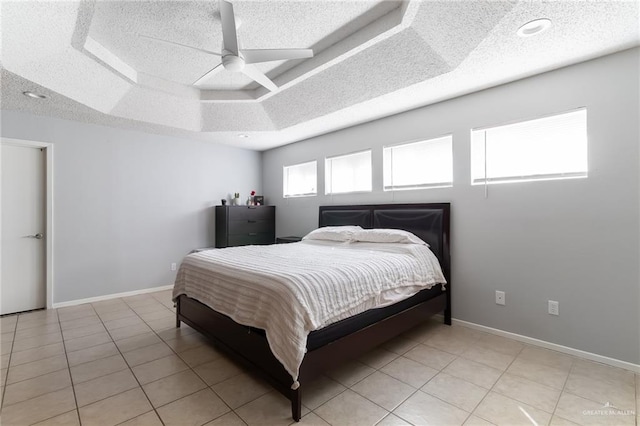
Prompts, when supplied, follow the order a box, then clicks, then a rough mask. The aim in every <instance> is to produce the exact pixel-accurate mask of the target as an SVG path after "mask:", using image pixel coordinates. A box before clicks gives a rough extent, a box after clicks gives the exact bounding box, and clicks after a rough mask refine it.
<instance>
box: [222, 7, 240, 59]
mask: <svg viewBox="0 0 640 426" xmlns="http://www.w3.org/2000/svg"><path fill="white" fill-rule="evenodd" d="M220 19H221V20H222V44H223V46H224V49H225V50H228V51H229V52H231V53H233V54H234V55H236V56H238V34H236V18H235V16H234V14H233V5H232V4H231V3H229V2H228V1H225V0H220Z"/></svg>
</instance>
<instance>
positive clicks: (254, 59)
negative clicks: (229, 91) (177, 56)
mask: <svg viewBox="0 0 640 426" xmlns="http://www.w3.org/2000/svg"><path fill="white" fill-rule="evenodd" d="M220 19H221V20H222V53H218V52H212V51H210V50H206V49H201V48H199V47H194V46H189V45H186V44H182V43H176V42H173V41H169V40H163V39H160V38H156V37H151V36H147V35H142V34H138V37H142V38H147V39H151V40H156V41H160V42H162V43H168V44H172V45H176V46H181V47H186V48H189V49H193V50H197V51H200V52H204V53H208V54H211V55H216V56H220V57H221V58H222V62H220V63H219V64H218V65H216V66H215V67H213V68H212V69H210V70H209V71H207V72H206V73H205V74H204V75H202V77H200V78H199V79H197V80H196V81H195V82H194V83H193V85H194V86H197V85H198V84H200V83H202V82H203V81H205V80H207V79H208V78H209V76H211V75H212V74H214V73H215V72H216V70H217V69H218V68H219V67H220V66H223V67H224V69H226V70H227V71H232V72H241V73H243V74H244V75H246V76H247V77H249V78H250V79H252V80H254V81H255V82H257V83H258V84H260V85H262V86H264V87H266V88H267V89H269V90H271V91H274V90H277V89H278V86H276V85H275V83H274V82H273V81H271V80H270V79H269V77H267V76H266V75H265V74H264V73H263V72H262V71H260V70H259V69H258V68H256V67H255V66H254V65H253V64H257V63H260V62H270V61H283V60H288V59H301V58H311V57H313V50H311V49H240V48H239V47H238V35H237V33H236V19H235V15H234V13H233V4H231V3H230V2H228V1H226V0H220Z"/></svg>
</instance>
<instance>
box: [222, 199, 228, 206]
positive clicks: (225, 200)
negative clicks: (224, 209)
mask: <svg viewBox="0 0 640 426" xmlns="http://www.w3.org/2000/svg"><path fill="white" fill-rule="evenodd" d="M220 204H222V205H223V206H226V205H227V199H226V198H223V199H221V200H220Z"/></svg>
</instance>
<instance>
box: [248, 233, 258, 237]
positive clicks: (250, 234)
mask: <svg viewBox="0 0 640 426" xmlns="http://www.w3.org/2000/svg"><path fill="white" fill-rule="evenodd" d="M256 235H258V233H257V232H249V236H250V237H255V236H256Z"/></svg>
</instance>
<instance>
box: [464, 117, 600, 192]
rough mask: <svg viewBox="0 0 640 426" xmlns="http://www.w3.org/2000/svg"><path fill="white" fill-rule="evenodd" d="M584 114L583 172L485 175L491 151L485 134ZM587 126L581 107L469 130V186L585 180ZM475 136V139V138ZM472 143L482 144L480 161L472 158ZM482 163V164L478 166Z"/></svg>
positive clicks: (473, 150) (587, 167)
mask: <svg viewBox="0 0 640 426" xmlns="http://www.w3.org/2000/svg"><path fill="white" fill-rule="evenodd" d="M581 112H584V120H585V127H584V135H583V136H584V143H585V146H584V149H585V152H584V155H585V158H584V160H585V164H584V170H580V171H566V172H557V173H540V174H536V173H530V174H515V175H511V176H499V177H489V178H487V177H486V176H487V173H488V169H487V167H488V166H487V163H488V161H487V152H488V150H490V149H491V147H490V145H491V142H490V141H489V144H488V145H489V147H488V146H487V143H486V134H487V133H486V132H488V131H491V130H493V129H499V128H508V127H511V126H519V125H527V124H529V123H532V122H535V121H539V120H546V119H551V118H554V117H558V116H562V115H566V114H574V113H581ZM587 124H588V114H587V108H586V107H582V108H576V109H573V110H569V111H563V112H558V113H554V114H548V115H544V116H541V117H536V118H532V119H526V120H518V121H512V122H509V123H505V124H500V125H493V126H488V127H480V128H475V129H471V132H470V175H471V185H493V184H503V183H515V182H533V181H536V182H537V181H546V180H561V179H580V178H586V177H588V174H589V171H588V169H589V140H588V132H587ZM476 135H477V137H476ZM483 137H484V138H485V139H484V140H482V139H481V138H483ZM474 143H479V144H482V145H484V146H480V147H478V149H481V150H484V153H483V155H482V156H481V158H482V161H476V158H475V157H474V152H476V151H475V149H476V147H474ZM480 163H482V164H480ZM478 171H480V172H481V173H482V175H483V176H480V174H478V173H477V172H478Z"/></svg>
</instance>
